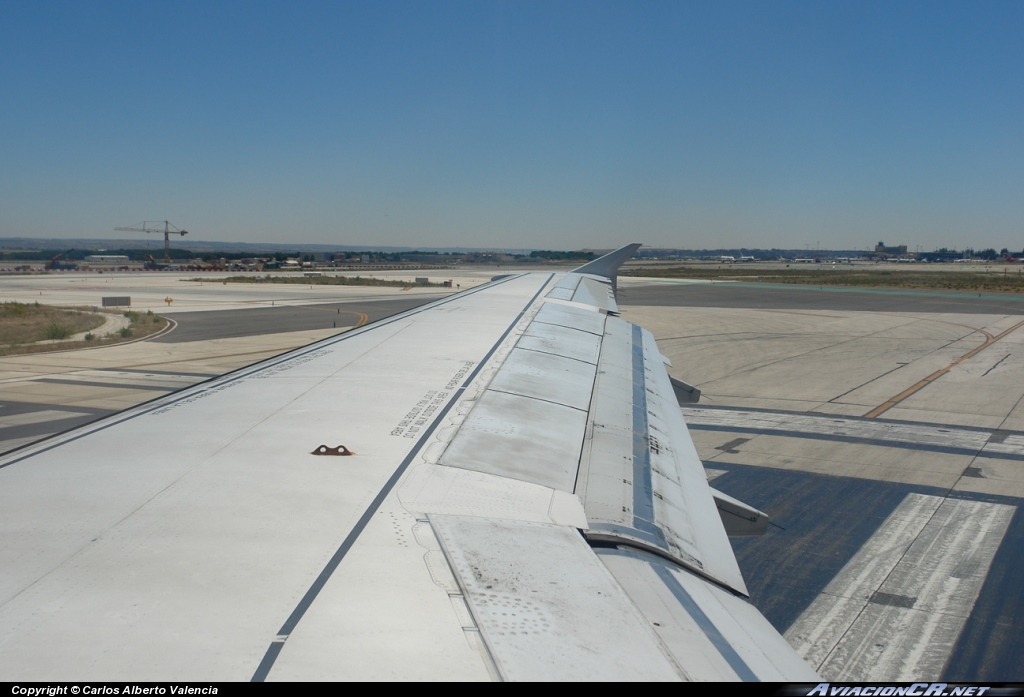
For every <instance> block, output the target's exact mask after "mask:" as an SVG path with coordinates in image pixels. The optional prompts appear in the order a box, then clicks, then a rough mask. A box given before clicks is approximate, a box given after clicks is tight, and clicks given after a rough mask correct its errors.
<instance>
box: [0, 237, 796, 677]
mask: <svg viewBox="0 0 1024 697" xmlns="http://www.w3.org/2000/svg"><path fill="white" fill-rule="evenodd" d="M633 251H635V246H633V245H631V246H629V247H625V248H623V249H622V250H618V251H617V252H614V253H612V254H611V255H608V256H606V257H603V258H602V259H598V260H596V261H594V262H591V263H590V264H587V265H585V266H584V267H581V268H580V269H577V270H576V271H575V272H572V273H568V274H524V275H514V276H509V277H505V278H502V279H500V280H497V281H494V282H492V283H490V284H487V285H486V286H483V287H481V288H479V289H474V290H473V291H470V292H467V293H462V294H459V295H456V296H452V297H450V298H447V299H445V300H442V301H439V302H437V303H433V304H432V305H429V306H425V307H423V308H419V309H417V310H413V311H410V312H407V313H403V314H401V315H398V316H395V317H393V318H390V319H388V320H386V321H382V322H379V323H376V324H374V325H369V326H367V327H364V328H361V329H359V330H355V331H351V332H346V333H344V334H341V335H339V336H337V337H333V338H331V339H328V340H325V341H321V342H318V343H316V344H313V345H311V346H309V347H306V348H305V349H301V350H298V351H294V352H291V353H288V354H284V355H282V356H279V357H277V358H275V359H271V360H269V361H264V362H262V363H259V364H256V365H254V366H250V367H249V368H246V369H243V370H241V371H236V372H235V373H232V374H229V375H227V376H224V377H222V378H219V379H217V380H213V381H211V382H209V383H204V384H202V385H198V386H196V387H194V388H190V389H188V390H184V391H182V392H179V393H176V394H174V395H170V396H168V397H166V398H163V399H159V400H156V401H155V402H151V403H148V404H146V405H142V406H140V407H137V408H135V409H131V410H128V411H126V412H123V413H122V414H119V415H116V416H114V417H111V418H109V419H106V420H103V421H100V422H97V423H95V424H92V425H89V426H86V427H84V428H81V429H78V430H76V431H71V432H69V433H66V434H63V435H61V436H57V437H55V438H53V439H50V440H47V441H43V442H41V443H39V444H36V445H34V446H30V447H29V448H25V449H22V450H20V451H17V452H16V453H13V454H11V455H9V456H7V457H6V458H5V459H3V460H0V517H2V520H3V526H4V528H3V529H4V530H6V531H7V532H8V535H7V537H8V539H9V540H10V541H11V543H10V544H6V545H4V546H3V548H2V549H0V569H2V571H0V643H2V644H3V646H4V651H3V652H0V673H2V674H4V675H8V676H10V678H11V679H14V678H17V679H37V680H54V679H57V680H60V679H64V680H81V679H145V680H163V679H167V680H171V679H178V680H180V679H191V680H201V679H202V680H242V679H256V680H293V679H318V680H325V679H373V678H392V679H397V678H404V679H432V678H435V679H436V678H440V679H486V678H497V679H514V680H522V679H641V680H654V679H664V680H678V679H691V680H696V679H709V680H721V679H745V680H751V679H761V680H780V679H785V680H809V679H812V678H813V677H815V676H814V674H813V671H811V670H810V669H809V668H808V667H807V666H806V664H804V663H803V662H802V661H801V660H800V659H799V658H798V657H797V656H796V654H795V653H794V652H793V651H792V649H790V648H789V647H788V645H787V644H786V643H785V641H784V640H783V639H782V637H781V636H779V634H778V633H777V632H776V631H775V630H774V629H773V628H772V627H771V626H770V625H769V624H768V622H767V621H766V620H765V619H764V618H763V617H762V616H761V615H760V614H759V613H758V612H757V611H756V609H754V608H753V607H752V606H751V605H750V604H749V603H748V602H747V601H746V600H745V598H744V595H745V592H746V590H745V586H744V584H743V579H742V576H741V575H740V573H739V569H738V567H737V565H736V562H735V557H734V556H733V554H732V550H731V548H730V546H729V542H728V539H727V537H726V534H725V531H724V529H723V527H722V523H721V519H720V518H719V513H718V510H717V508H716V504H715V502H714V498H713V495H712V492H711V490H710V489H709V488H708V486H707V482H706V480H705V477H704V474H703V468H702V465H701V462H700V460H699V458H698V457H697V455H696V452H695V451H694V449H693V445H692V442H691V441H690V438H689V435H688V433H687V431H686V427H685V424H684V423H683V421H682V418H681V416H680V412H679V409H678V406H677V402H676V396H675V392H674V390H673V386H672V384H671V382H670V381H669V378H668V375H667V373H666V372H665V370H664V359H663V357H662V356H661V354H660V352H659V351H658V349H657V346H656V344H655V342H654V339H653V337H652V336H651V335H650V334H649V333H648V332H646V331H644V330H643V329H641V328H640V327H637V326H636V325H632V324H629V323H627V322H625V321H623V320H621V319H619V318H617V317H616V316H615V315H616V314H617V308H616V306H615V298H614V290H613V279H614V277H615V272H616V270H617V268H618V266H619V265H620V264H621V263H622V262H623V261H624V260H625V259H627V258H628V257H629V256H630V255H631V254H632V253H633ZM167 433H173V434H179V437H176V438H174V439H172V440H171V441H169V442H168V441H167V439H166V436H165V434H167ZM336 441H337V442H341V443H344V444H345V445H346V446H347V447H348V448H349V449H351V450H352V451H354V452H355V453H356V455H355V456H353V457H347V458H331V457H317V456H313V455H310V452H311V451H312V450H313V449H315V448H316V446H317V445H319V444H321V443H328V444H330V445H334V444H335V442H336ZM152 442H161V443H162V445H161V447H159V448H150V449H148V450H147V451H146V455H145V456H144V457H136V456H133V455H132V453H134V452H137V448H133V447H132V444H138V443H152ZM734 503H735V504H736V506H738V507H739V508H737V510H742V504H740V503H739V502H734Z"/></svg>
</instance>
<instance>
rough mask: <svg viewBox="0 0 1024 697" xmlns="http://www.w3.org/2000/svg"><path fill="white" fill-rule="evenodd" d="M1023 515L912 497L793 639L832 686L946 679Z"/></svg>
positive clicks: (792, 631) (794, 630)
mask: <svg viewBox="0 0 1024 697" xmlns="http://www.w3.org/2000/svg"><path fill="white" fill-rule="evenodd" d="M1015 511H1016V507H1014V506H1010V505H1006V504H998V503H989V502H984V501H968V500H964V499H950V498H943V497H940V496H929V495H923V494H916V493H911V494H908V495H907V496H906V498H905V499H904V500H903V502H902V503H901V504H900V505H899V506H898V507H897V509H896V510H895V511H893V513H892V514H891V515H890V516H889V517H888V518H887V519H886V520H885V522H884V523H883V524H882V525H881V526H880V527H879V529H878V530H877V532H876V533H875V534H874V535H873V536H872V537H871V539H870V540H869V541H868V542H867V543H866V544H864V545H863V546H862V547H861V549H860V550H859V551H858V552H857V553H856V554H855V555H854V556H853V558H851V559H850V561H849V562H848V563H847V564H846V566H845V567H843V569H842V571H840V572H839V574H838V575H837V576H836V577H835V578H834V579H833V580H832V581H831V582H830V583H829V584H828V586H826V588H825V590H824V591H823V592H822V594H821V595H819V596H818V597H817V598H816V599H815V600H814V602H813V603H812V604H811V606H810V607H808V608H807V610H805V611H804V612H803V614H801V615H800V617H799V618H798V619H797V621H796V622H795V623H794V624H793V625H792V626H791V627H790V628H789V630H788V631H787V632H786V634H785V636H786V639H787V640H789V642H790V643H791V644H792V645H793V646H794V648H795V649H796V650H797V652H798V653H800V654H801V655H802V656H803V657H804V658H805V659H806V660H807V661H808V662H809V663H811V664H812V665H813V666H814V667H815V668H817V669H818V671H819V672H820V673H821V674H822V676H823V677H825V678H826V679H829V680H837V681H838V680H844V681H859V680H881V681H906V680H919V679H922V678H924V679H928V678H929V676H931V678H932V679H938V677H939V676H940V674H941V672H942V670H943V667H944V666H945V665H946V663H947V661H948V660H949V658H950V655H951V653H952V650H953V647H954V645H955V644H956V641H957V638H958V637H959V635H960V632H961V630H962V629H963V627H964V624H965V623H966V621H967V619H968V617H969V616H970V614H971V611H972V609H973V607H974V604H975V601H976V600H977V598H978V595H979V593H980V592H981V588H982V585H983V583H984V581H985V578H986V576H987V575H988V571H989V567H990V566H991V564H992V560H993V559H994V557H995V555H996V552H997V550H998V549H999V546H1000V543H1001V542H1002V539H1003V536H1004V535H1005V533H1006V530H1007V528H1008V526H1009V524H1010V520H1011V519H1012V517H1013V515H1014V513H1015Z"/></svg>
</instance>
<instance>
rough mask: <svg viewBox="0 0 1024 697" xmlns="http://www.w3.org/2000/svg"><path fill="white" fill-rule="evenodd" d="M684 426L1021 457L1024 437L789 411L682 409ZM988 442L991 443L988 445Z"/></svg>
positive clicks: (1023, 451) (1023, 453) (1023, 450)
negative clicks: (857, 440) (880, 442)
mask: <svg viewBox="0 0 1024 697" xmlns="http://www.w3.org/2000/svg"><path fill="white" fill-rule="evenodd" d="M683 418H684V419H686V423H687V424H689V425H691V426H694V427H699V426H720V427H726V428H730V429H736V430H739V431H748V432H755V433H756V432H760V431H790V432H798V433H808V434H817V435H823V436H841V437H846V438H863V439H866V440H876V441H890V442H894V443H909V444H914V445H932V446H938V447H945V448H956V449H959V450H977V451H980V452H981V453H982V454H985V453H1004V454H1013V455H1021V456H1024V435H1020V434H1008V433H1006V432H999V431H990V430H980V431H978V430H973V429H966V428H957V427H955V426H938V425H930V424H908V423H889V422H885V421H877V420H873V419H871V420H869V419H850V418H845V417H842V416H832V415H821V416H817V415H810V414H795V413H790V412H762V411H740V410H733V409H701V408H699V407H698V408H694V407H684V408H683ZM990 440H991V442H990Z"/></svg>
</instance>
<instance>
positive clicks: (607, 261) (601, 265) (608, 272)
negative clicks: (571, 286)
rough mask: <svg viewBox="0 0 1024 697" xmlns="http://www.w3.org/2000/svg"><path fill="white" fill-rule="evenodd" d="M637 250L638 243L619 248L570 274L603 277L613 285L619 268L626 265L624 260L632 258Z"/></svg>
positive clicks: (638, 247)
mask: <svg viewBox="0 0 1024 697" xmlns="http://www.w3.org/2000/svg"><path fill="white" fill-rule="evenodd" d="M638 249H640V244H639V243H638V242H634V243H633V244H627V245H626V246H625V247H620V248H619V249H616V250H615V251H614V252H609V253H608V254H605V255H604V256H603V257H598V258H597V259H594V260H593V261H590V262H587V263H586V264H584V265H583V266H581V267H579V268H578V269H573V270H572V273H589V274H594V275H595V276H604V277H605V278H607V279H608V280H610V281H611V282H612V283H613V284H614V283H615V276H616V273H617V272H618V270H619V267H620V266H622V265H623V264H624V263H626V260H627V259H629V258H630V257H631V256H633V254H634V253H635V252H636V250H638Z"/></svg>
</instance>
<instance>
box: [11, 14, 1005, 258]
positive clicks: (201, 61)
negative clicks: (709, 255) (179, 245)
mask: <svg viewBox="0 0 1024 697" xmlns="http://www.w3.org/2000/svg"><path fill="white" fill-rule="evenodd" d="M1022 36H1024V3H1021V2H963V3H951V2H867V1H864V2H821V1H816V2H781V1H768V0H763V1H761V2H702V3H690V2H683V1H681V0H677V1H673V2H601V1H598V0H592V1H588V2H574V1H571V0H552V1H550V2H488V1H485V0H471V1H469V2H440V1H438V2H425V1H422V0H417V1H415V2H384V1H381V2H372V3H367V2H340V1H332V2H288V3H285V2H258V1H255V0H246V1H245V2H211V1H205V2H183V1H180V0H179V1H176V2H169V3H159V2H103V1H96V2H83V1H79V2H56V1H52V2H28V1H27V0H15V1H8V0H0V95H2V101H0V105H2V108H0V237H11V236H38V237H97V236H109V237H113V236H115V233H114V232H113V228H114V226H117V225H130V224H132V223H136V222H139V221H141V220H143V219H148V220H155V219H163V218H168V219H170V220H171V222H173V223H175V224H177V225H178V226H179V227H183V228H187V229H188V230H190V231H191V235H192V236H193V237H195V238H196V239H204V240H224V241H254V242H306V243H325V244H331V243H337V244H368V245H378V244H379V245H410V246H418V247H433V246H463V245H465V246H481V247H484V246H486V247H513V248H523V247H539V248H549V249H550V248H556V249H560V248H579V247H607V246H614V245H618V244H619V243H624V242H628V241H634V240H636V241H642V242H645V243H646V244H649V245H653V246H671V247H720V246H721V247H737V246H748V247H790V248H804V247H806V246H807V245H811V246H812V247H813V246H815V245H818V244H820V246H821V247H822V248H826V247H829V248H866V247H868V246H870V245H874V243H875V242H877V241H878V240H880V239H884V240H885V241H886V242H887V243H889V244H900V243H904V244H908V245H910V247H911V248H912V249H914V248H916V247H917V246H918V245H920V246H921V248H922V249H925V250H929V249H933V248H934V247H937V246H956V247H959V248H962V247H964V246H974V247H979V248H980V247H987V246H994V247H996V248H997V249H998V248H1001V247H1004V246H1006V247H1009V248H1011V249H1016V250H1020V249H1021V248H1022V247H1024V41H1021V37H1022Z"/></svg>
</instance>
